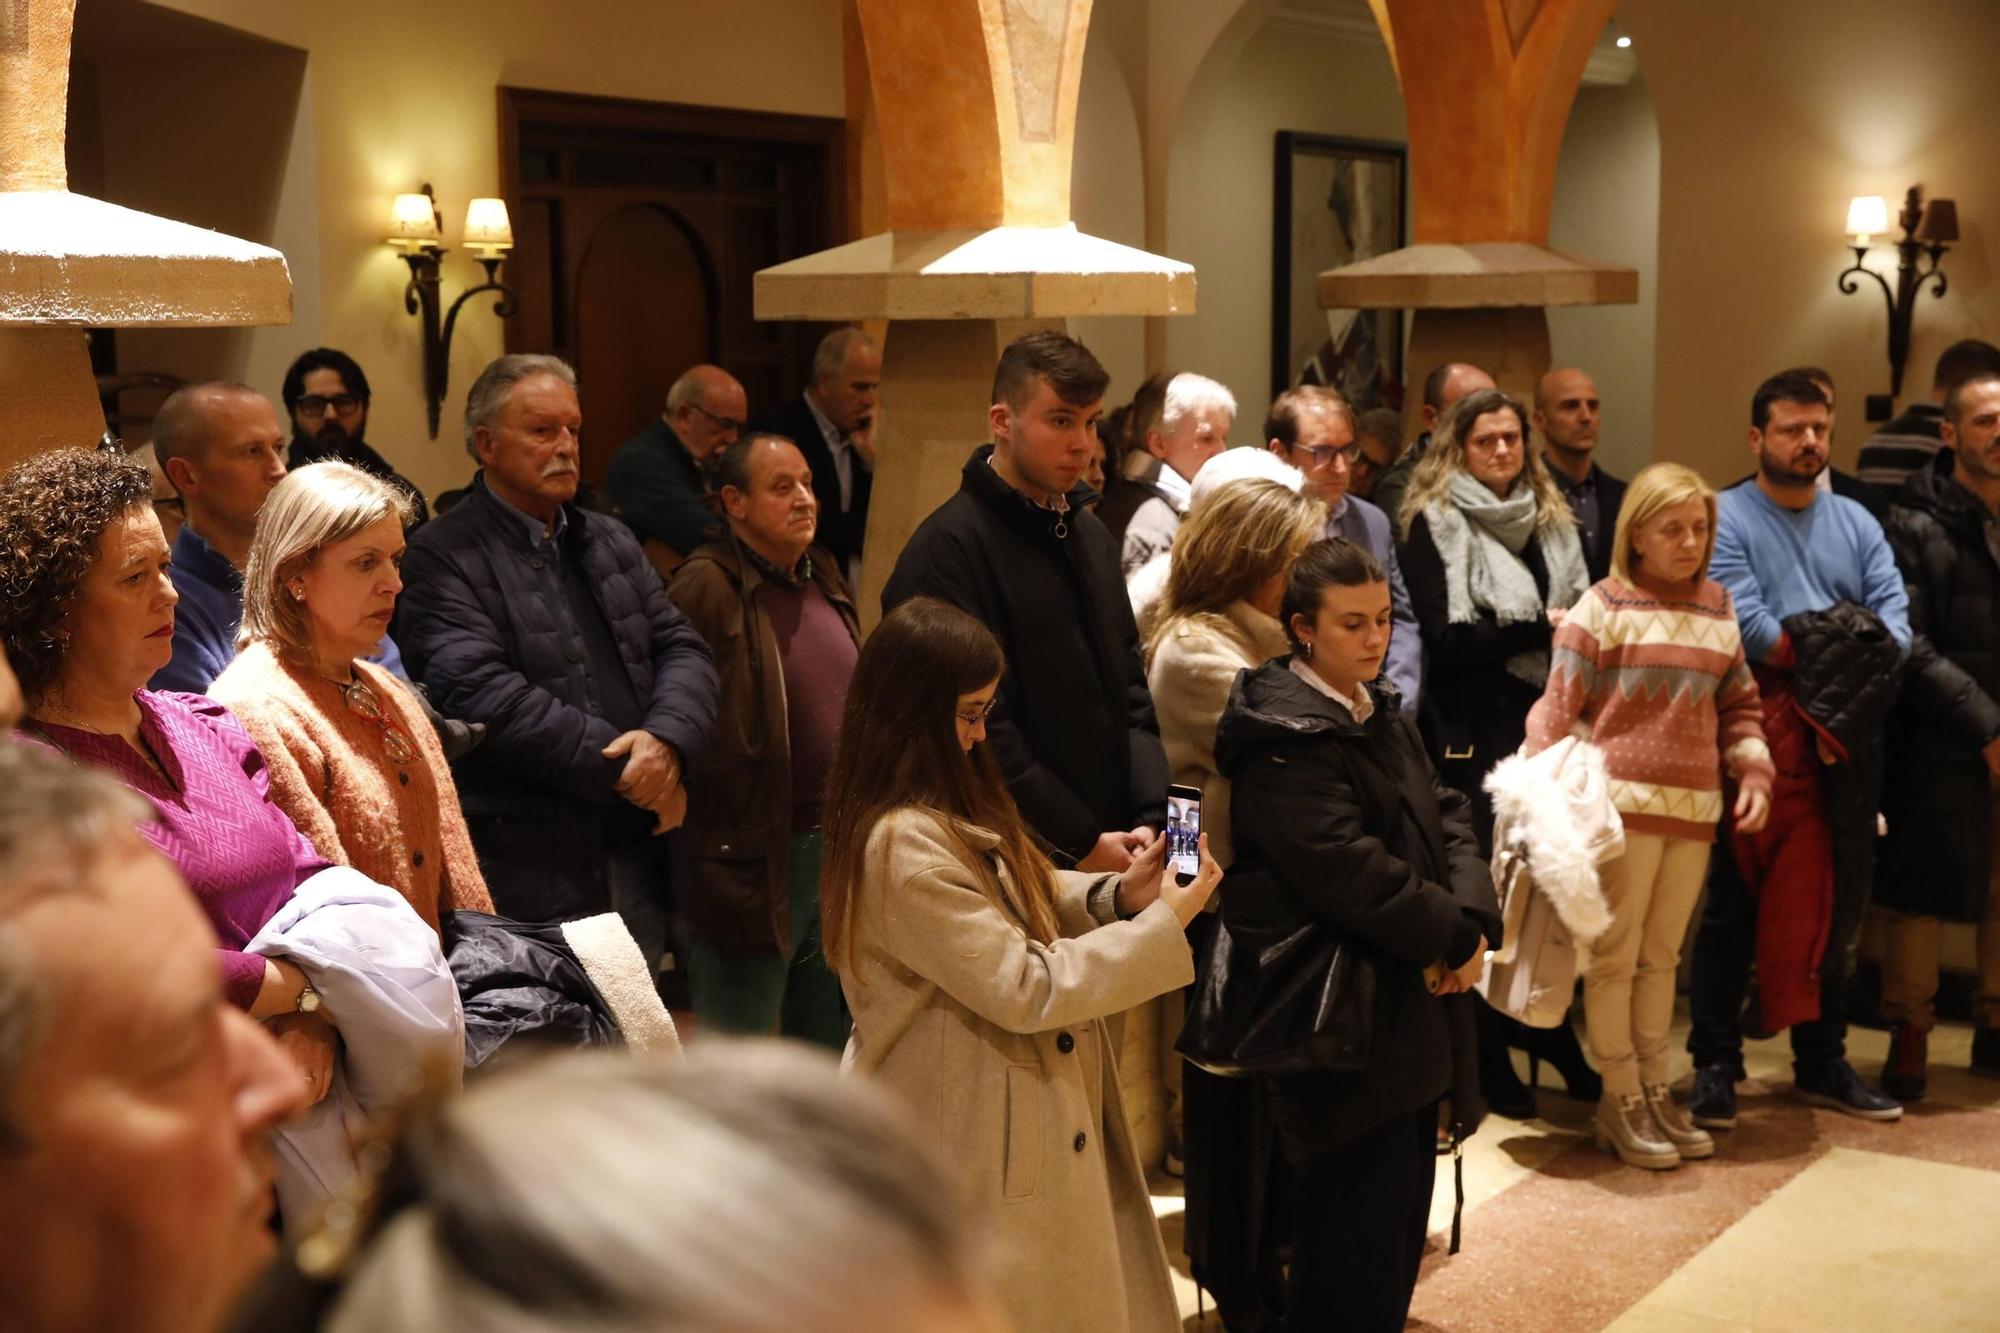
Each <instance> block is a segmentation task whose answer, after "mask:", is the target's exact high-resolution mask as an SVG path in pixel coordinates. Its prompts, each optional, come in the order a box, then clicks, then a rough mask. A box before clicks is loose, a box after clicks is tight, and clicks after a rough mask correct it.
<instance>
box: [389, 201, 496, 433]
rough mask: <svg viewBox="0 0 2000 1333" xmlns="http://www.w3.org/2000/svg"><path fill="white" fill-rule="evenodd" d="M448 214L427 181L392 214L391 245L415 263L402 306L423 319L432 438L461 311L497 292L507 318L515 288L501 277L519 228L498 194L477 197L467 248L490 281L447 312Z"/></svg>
mask: <svg viewBox="0 0 2000 1333" xmlns="http://www.w3.org/2000/svg"><path fill="white" fill-rule="evenodd" d="M442 223H443V219H442V218H441V216H440V215H439V213H438V207H437V197H436V196H435V195H433V194H432V193H431V187H430V186H429V185H428V184H427V185H425V186H424V188H423V190H422V192H421V193H418V194H399V195H397V196H396V203H395V207H394V209H393V211H392V212H391V214H390V220H389V244H391V245H393V246H395V247H396V249H397V252H398V254H399V255H400V257H401V258H402V260H403V262H404V263H406V264H408V265H409V266H410V283H409V286H407V287H405V288H404V289H403V309H405V310H407V311H408V312H409V313H410V314H412V315H415V316H417V317H418V319H419V320H420V321H421V322H422V326H423V327H422V331H421V334H420V336H421V337H422V338H423V357H424V408H425V411H426V414H427V415H428V417H429V420H430V428H431V438H432V439H433V440H435V439H436V438H437V433H438V413H439V410H440V409H441V408H442V406H443V404H444V393H445V387H446V383H447V380H448V379H449V377H450V374H451V334H452V330H453V329H454V328H456V327H457V326H458V312H459V310H460V308H461V307H463V306H464V305H465V303H466V302H467V301H469V300H471V299H472V298H473V297H475V296H478V295H480V294H481V293H482V292H492V293H494V294H495V298H496V299H495V300H494V303H493V313H494V314H496V315H498V316H500V317H501V318H502V319H505V318H506V317H507V316H509V315H511V314H513V313H514V289H513V288H512V287H509V286H508V285H507V284H506V283H504V282H502V281H500V265H501V264H502V263H504V262H505V260H506V256H507V251H509V250H511V249H513V248H514V229H513V226H512V224H510V223H509V222H508V220H507V205H506V203H505V202H504V201H502V200H499V199H474V200H473V201H472V202H471V203H469V204H467V205H466V208H465V248H466V249H468V250H470V251H472V257H473V258H474V259H477V260H478V261H479V265H480V267H481V268H483V269H485V270H486V281H485V282H482V283H480V284H479V285H478V286H477V287H468V288H466V289H465V290H464V291H463V292H461V293H459V296H458V299H457V300H455V301H453V302H452V303H451V307H450V308H449V309H448V310H444V311H443V312H442V316H441V317H440V307H441V306H442V304H443V295H442V292H441V290H440V289H441V287H442V285H443V283H442V275H441V273H440V268H441V263H442V261H443V259H444V255H445V248H444V245H443V235H444V228H443V225H442Z"/></svg>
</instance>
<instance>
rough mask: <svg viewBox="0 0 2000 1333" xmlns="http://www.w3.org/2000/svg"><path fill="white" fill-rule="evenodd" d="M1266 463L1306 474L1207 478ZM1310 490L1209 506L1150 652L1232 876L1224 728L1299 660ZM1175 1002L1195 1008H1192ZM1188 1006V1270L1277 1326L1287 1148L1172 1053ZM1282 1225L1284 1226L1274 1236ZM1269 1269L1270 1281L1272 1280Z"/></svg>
mask: <svg viewBox="0 0 2000 1333" xmlns="http://www.w3.org/2000/svg"><path fill="white" fill-rule="evenodd" d="M1235 453H1241V454H1244V455H1246V458H1245V461H1246V462H1250V461H1253V460H1266V463H1267V465H1269V464H1275V465H1276V467H1278V468H1279V469H1281V470H1282V471H1283V472H1288V473H1291V474H1292V476H1293V477H1297V478H1299V482H1302V481H1303V478H1302V477H1299V474H1298V472H1297V470H1296V469H1293V468H1290V467H1286V466H1285V465H1283V464H1281V463H1277V460H1275V459H1274V458H1272V455H1270V454H1269V453H1266V452H1265V451H1263V450H1261V449H1257V450H1249V449H1244V450H1232V451H1230V454H1224V455H1223V456H1222V457H1221V458H1219V459H1216V460H1215V461H1214V462H1211V463H1210V464H1209V465H1208V467H1206V468H1203V469H1202V477H1201V478H1199V479H1197V481H1196V483H1195V484H1196V488H1197V490H1199V489H1200V487H1201V482H1202V480H1205V479H1206V478H1207V476H1208V474H1209V473H1210V472H1212V471H1214V470H1216V469H1217V468H1221V467H1223V466H1224V464H1225V462H1226V461H1228V460H1229V459H1230V455H1231V454H1235ZM1299 482H1293V483H1292V484H1287V483H1286V482H1285V481H1283V480H1274V479H1271V478H1267V477H1248V478H1244V479H1239V480H1232V481H1229V482H1226V483H1225V484H1224V485H1222V486H1221V487H1220V488H1218V489H1216V490H1214V491H1213V492H1212V493H1210V494H1208V495H1207V496H1205V497H1198V499H1197V502H1196V503H1195V504H1194V505H1193V506H1191V507H1190V509H1189V511H1188V518H1187V521H1186V522H1185V523H1183V524H1182V525H1181V529H1180V532H1179V533H1178V534H1177V535H1176V536H1175V538H1174V546H1173V556H1172V564H1171V567H1170V569H1169V570H1168V573H1167V582H1166V591H1165V593H1164V595H1163V596H1162V598H1161V600H1160V603H1159V605H1158V608H1157V610H1156V611H1155V612H1154V629H1153V633H1152V638H1151V641H1150V642H1149V644H1148V646H1147V652H1146V684H1147V686H1148V688H1149V689H1150V690H1151V691H1152V695H1153V710H1154V712H1155V714H1156V715H1157V716H1158V718H1159V723H1160V739H1161V741H1162V742H1164V743H1165V746H1166V751H1167V767H1168V769H1169V771H1170V773H1171V775H1172V780H1173V781H1174V782H1176V783H1178V784H1180V785H1182V786H1186V787H1195V788H1198V789H1199V790H1200V791H1201V824H1202V827H1203V828H1204V829H1207V830H1208V836H1209V847H1210V850H1211V851H1212V852H1213V853H1214V855H1215V860H1216V863H1217V864H1218V865H1220V866H1221V867H1222V869H1223V872H1224V883H1225V884H1226V883H1227V882H1228V880H1227V875H1228V870H1229V866H1230V863H1231V861H1232V859H1233V858H1232V856H1231V852H1230V843H1229V836H1230V835H1229V828H1230V820H1229V780H1228V779H1227V778H1224V777H1223V776H1222V774H1221V773H1220V772H1219V771H1218V770H1217V767H1216V762H1215V728H1216V724H1217V723H1218V722H1220V721H1221V720H1222V710H1223V707H1224V705H1226V704H1227V703H1228V702H1229V692H1230V690H1231V688H1232V687H1233V686H1234V685H1235V683H1236V679H1237V677H1238V676H1240V675H1241V674H1242V673H1243V672H1244V671H1246V670H1250V669H1253V668H1256V667H1258V666H1261V665H1263V664H1264V663H1265V662H1268V661H1270V660H1271V659H1272V658H1274V657H1282V656H1284V655H1285V653H1286V652H1288V651H1290V645H1289V643H1288V642H1287V641H1286V638H1285V628H1284V626H1283V625H1281V624H1279V623H1278V605H1279V603H1280V601H1281V600H1282V599H1283V597H1284V595H1285V579H1286V576H1287V575H1288V574H1289V573H1290V572H1291V568H1292V564H1293V562H1295V561H1296V560H1297V559H1298V558H1299V555H1300V553H1301V552H1303V551H1304V550H1305V549H1306V547H1308V546H1310V545H1311V544H1312V543H1313V542H1314V541H1315V540H1317V539H1318V537H1319V534H1320V530H1321V529H1322V528H1323V527H1325V525H1326V506H1325V505H1324V504H1322V503H1321V502H1320V501H1318V500H1315V499H1311V498H1309V497H1307V496H1304V495H1301V494H1300V493H1299ZM1217 919H1218V918H1217V917H1216V915H1215V914H1214V913H1212V912H1204V913H1203V914H1201V915H1200V916H1198V917H1196V918H1195V919H1194V921H1193V922H1191V923H1190V924H1189V926H1188V939H1189V942H1190V943H1191V944H1192V945H1193V946H1194V955H1195V966H1196V969H1197V971H1199V970H1200V969H1202V968H1203V967H1205V966H1206V965H1207V962H1208V954H1209V951H1210V949H1211V948H1212V945H1213V941H1214V937H1215V933H1216V926H1215V923H1216V921H1217ZM1169 1001H1178V1002H1180V1003H1183V1004H1184V1003H1185V1001H1184V1000H1182V999H1181V998H1180V997H1169ZM1180 1013H1181V1011H1180V1009H1179V1008H1176V1009H1175V1010H1174V1011H1173V1013H1172V1015H1171V1021H1167V1020H1168V1019H1169V1016H1168V1015H1166V1014H1162V1015H1161V1017H1162V1020H1163V1021H1162V1028H1163V1035H1165V1036H1166V1038H1167V1040H1166V1042H1165V1043H1163V1045H1164V1047H1165V1049H1164V1051H1163V1054H1162V1059H1163V1060H1164V1061H1166V1062H1168V1063H1167V1069H1168V1070H1169V1071H1172V1070H1175V1069H1178V1072H1179V1076H1180V1077H1179V1080H1178V1082H1177V1083H1176V1082H1175V1081H1174V1080H1172V1078H1171V1074H1170V1075H1169V1079H1168V1084H1169V1087H1170V1089H1171V1088H1176V1087H1177V1088H1178V1090H1179V1094H1180V1095H1179V1098H1178V1099H1177V1101H1176V1102H1175V1104H1174V1106H1173V1108H1172V1109H1173V1112H1176V1113H1177V1114H1170V1116H1169V1119H1170V1121H1178V1123H1177V1124H1175V1125H1174V1126H1173V1128H1174V1130H1175V1131H1176V1132H1175V1134H1174V1135H1173V1137H1177V1138H1179V1139H1180V1141H1181V1143H1182V1145H1183V1148H1182V1154H1181V1155H1182V1158H1183V1161H1184V1163H1185V1181H1186V1191H1187V1226H1186V1230H1185V1237H1186V1241H1185V1243H1186V1247H1187V1254H1188V1264H1189V1268H1190V1271H1191V1272H1192V1273H1193V1276H1194V1279H1195V1281H1196V1282H1198V1283H1199V1284H1201V1285H1202V1286H1203V1287H1205V1288H1207V1289H1208V1291H1209V1292H1210V1293H1211V1294H1212V1295H1213V1296H1214V1297H1215V1305H1216V1310H1217V1312H1218V1313H1220V1314H1221V1316H1222V1320H1223V1323H1224V1324H1226V1325H1227V1326H1228V1327H1230V1328H1233V1329H1234V1328H1241V1329H1255V1328H1258V1327H1260V1326H1265V1325H1268V1324H1269V1323H1270V1322H1271V1321H1272V1320H1273V1319H1274V1318H1275V1316H1276V1313H1277V1310H1278V1308H1279V1307H1280V1306H1281V1304H1282V1298H1281V1293H1282V1291H1283V1283H1282V1279H1281V1275H1280V1273H1279V1271H1278V1269H1277V1265H1276V1264H1275V1262H1272V1260H1273V1259H1274V1257H1275V1255H1276V1253H1277V1248H1278V1247H1277V1245H1276V1243H1275V1241H1276V1239H1277V1236H1276V1234H1275V1232H1276V1226H1277V1225H1281V1224H1282V1220H1283V1214H1282V1210H1278V1209H1274V1208H1273V1207H1272V1206H1271V1204H1272V1196H1271V1194H1270V1190H1269V1187H1270V1184H1271V1181H1272V1180H1273V1179H1274V1178H1275V1172H1274V1171H1273V1164H1274V1157H1273V1153H1272V1151H1271V1148H1272V1145H1273V1144H1274V1143H1275V1139H1274V1138H1273V1135H1272V1131H1271V1126H1270V1116H1269V1113H1268V1111H1267V1110H1266V1109H1265V1107H1264V1104H1263V1100H1262V1097H1261V1095H1260V1094H1259V1090H1258V1088H1257V1086H1256V1085H1255V1084H1254V1082H1252V1081H1250V1080H1245V1079H1225V1078H1218V1077H1216V1076H1215V1075H1213V1074H1208V1073H1204V1072H1203V1071H1202V1070H1201V1069H1199V1068H1196V1067H1195V1066H1192V1065H1188V1064H1185V1063H1183V1062H1182V1061H1181V1058H1180V1056H1179V1054H1178V1053H1177V1052H1175V1051H1174V1050H1173V1049H1172V1041H1173V1038H1175V1037H1178V1036H1179V1033H1180V1028H1181V1023H1180ZM1274 1224H1275V1225H1274ZM1260 1265H1261V1266H1262V1267H1263V1269H1264V1270H1265V1271H1262V1272H1259V1268H1260Z"/></svg>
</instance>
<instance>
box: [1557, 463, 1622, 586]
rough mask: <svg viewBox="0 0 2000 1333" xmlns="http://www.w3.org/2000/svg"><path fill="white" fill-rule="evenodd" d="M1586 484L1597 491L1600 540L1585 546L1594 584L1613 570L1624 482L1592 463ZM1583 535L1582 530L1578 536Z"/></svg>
mask: <svg viewBox="0 0 2000 1333" xmlns="http://www.w3.org/2000/svg"><path fill="white" fill-rule="evenodd" d="M1558 480H1561V479H1560V478H1558ZM1584 485H1586V486H1588V487H1589V488H1590V489H1591V490H1593V491H1595V492H1596V493H1597V540H1596V541H1593V542H1585V543H1584V546H1583V563H1584V565H1585V567H1586V568H1587V569H1589V571H1590V581H1591V582H1592V583H1595V582H1597V581H1598V580H1599V579H1601V578H1603V577H1605V576H1606V575H1607V574H1609V573H1610V572H1611V553H1612V551H1613V550H1615V549H1616V548H1617V545H1618V543H1617V540H1616V539H1617V536H1618V507H1619V506H1620V505H1622V504H1624V503H1625V483H1624V482H1622V481H1620V480H1619V479H1618V478H1616V477H1614V476H1612V475H1611V474H1610V473H1609V472H1606V471H1605V470H1604V469H1603V468H1601V467H1598V466H1597V465H1596V464H1595V463H1593V464H1591V468H1590V476H1589V478H1588V479H1586V480H1585V482H1584ZM1582 535H1583V532H1582V530H1581V529H1579V530H1578V532H1577V536H1579V537H1581V536H1582Z"/></svg>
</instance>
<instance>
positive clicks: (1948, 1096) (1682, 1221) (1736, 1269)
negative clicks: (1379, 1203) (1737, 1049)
mask: <svg viewBox="0 0 2000 1333" xmlns="http://www.w3.org/2000/svg"><path fill="white" fill-rule="evenodd" d="M1684 1035H1685V1033H1684V1028H1683V1029H1680V1030H1677V1032H1676V1034H1675V1040H1674V1050H1675V1051H1676V1053H1677V1057H1678V1058H1679V1059H1680V1060H1681V1062H1682V1067H1681V1069H1680V1070H1679V1071H1678V1072H1680V1073H1682V1074H1685V1072H1686V1069H1685V1061H1686V1057H1685V1055H1684V1054H1679V1053H1680V1052H1681V1047H1682V1041H1683V1038H1684ZM1970 1042H1971V1034H1970V1032H1969V1031H1968V1030H1966V1029H1964V1028H1952V1027H1941V1028H1939V1029H1938V1030H1937V1032H1936V1033H1934V1034H1933V1037H1932V1042H1931V1061H1932V1064H1931V1079H1930V1096H1929V1097H1928V1098H1927V1099H1926V1100H1925V1101H1924V1102H1923V1103H1921V1104H1920V1105H1919V1106H1918V1107H1916V1108H1914V1109H1913V1110H1912V1112H1911V1113H1910V1114H1908V1115H1906V1116H1905V1117H1904V1119H1903V1120H1902V1121H1901V1122H1899V1123H1895V1124H1886V1125H1884V1124H1871V1123H1867V1122H1863V1121H1858V1120H1855V1119H1853V1118H1851V1117H1847V1116H1842V1115H1840V1114H1838V1113H1836V1112H1832V1111H1825V1110H1815V1109H1812V1108H1809V1107H1807V1106H1805V1105H1804V1104H1803V1103H1801V1102H1798V1101H1796V1100H1795V1099H1793V1098H1792V1097H1791V1096H1790V1092H1789V1088H1790V1083H1791V1064H1790V1049H1789V1046H1788V1045H1787V1043H1786V1041H1785V1039H1784V1038H1782V1037H1780V1038H1778V1039H1776V1040H1773V1041H1765V1042H1754V1043H1752V1044H1751V1045H1750V1046H1749V1047H1748V1049H1747V1050H1746V1052H1745V1055H1746V1064H1747V1066H1748V1068H1749V1072H1750V1075H1751V1077H1750V1079H1749V1080H1747V1081H1746V1082H1745V1083H1744V1084H1743V1085H1742V1087H1741V1089H1740V1091H1741V1092H1742V1094H1743V1104H1742V1121H1741V1123H1740V1124H1739V1126H1738V1127H1737V1128H1736V1129H1735V1130H1733V1131H1729V1132H1726V1133H1723V1134H1719V1135H1718V1136H1717V1140H1718V1151H1717V1155H1716V1157H1715V1159H1714V1160H1712V1161H1709V1162H1702V1163H1691V1164H1688V1165H1686V1166H1683V1167H1681V1168H1680V1169H1679V1170H1676V1171H1671V1172H1663V1173H1654V1172H1643V1171H1637V1170H1634V1169H1632V1168H1629V1167H1625V1166H1623V1165H1621V1164H1619V1163H1618V1162H1616V1161H1615V1160H1614V1159H1612V1158H1610V1157H1608V1156H1605V1155H1603V1154H1600V1153H1599V1152H1597V1151H1596V1149H1595V1148H1594V1147H1592V1146H1591V1145H1590V1143H1589V1142H1588V1140H1587V1137H1586V1135H1587V1133H1588V1124H1589V1115H1590V1108H1589V1107H1587V1106H1585V1105H1583V1104H1581V1103H1578V1102H1573V1101H1571V1100H1569V1099H1568V1098H1566V1097H1564V1096H1562V1095H1561V1094H1560V1093H1558V1092H1554V1091H1551V1090H1548V1089H1543V1090H1542V1091H1541V1092H1540V1093H1539V1094H1538V1096H1539V1101H1540V1104H1541V1111H1542V1117H1541V1118H1538V1119H1535V1120H1532V1121H1525V1122H1522V1121H1511V1120H1502V1119H1499V1118H1497V1117H1496V1118H1492V1119H1489V1120H1488V1121H1487V1123H1486V1125H1485V1126H1484V1127H1483V1128H1482V1129H1481V1130H1480V1132H1479V1134H1478V1135H1476V1136H1475V1137H1474V1138H1473V1140H1472V1142H1471V1143H1470V1144H1469V1145H1468V1146H1467V1149H1466V1156H1465V1183H1466V1214H1465V1230H1464V1246H1463V1249H1462V1251H1461V1252H1460V1253H1459V1254H1458V1255H1457V1256H1455V1257H1446V1256H1445V1255H1444V1253H1443V1246H1442V1244H1441V1243H1439V1242H1434V1252H1433V1254H1432V1255H1431V1256H1430V1258H1429V1260H1427V1262H1426V1264H1425V1269H1424V1276H1423V1279H1422V1280H1421V1281H1420V1282H1419V1284H1418V1287H1417V1295H1416V1301H1415V1304H1414V1306H1413V1309H1412V1313H1411V1319H1412V1327H1419V1328H1424V1329H1437V1330H1450V1331H1451V1333H1472V1331H1473V1330H1517V1329H1518V1330H1535V1331H1536V1333H1567V1331H1569V1330H1577V1331H1578V1333H1582V1331H1584V1330H1591V1331H1593V1333H1594V1330H1598V1329H1604V1328H1615V1329H1617V1330H1619V1331H1620V1333H1656V1331H1657V1330H1677V1331H1678V1330H1687V1331H1688V1333H1695V1331H1696V1330H1701V1331H1704V1333H1705V1331H1707V1330H1719V1329H1745V1330H1756V1331H1758V1333H1761V1331H1762V1330H1766V1329H1788V1330H1789V1329H1815V1330H1818V1329H1829V1330H1837V1329H1870V1330H1878V1329H1897V1330H1900V1329H1923V1330H1931V1329H2000V1081H1994V1080H1990V1079H1983V1078H1977V1077H1974V1076H1973V1075H1971V1074H1970V1073H1968V1072H1967V1071H1966V1069H1965V1064H1966V1059H1967V1056H1968V1053H1969V1047H1970ZM1887 1045H1888V1039H1887V1036H1886V1034H1884V1033H1880V1032H1871V1031H1866V1030H1862V1029H1855V1030H1854V1032H1853V1033H1852V1034H1851V1037H1850V1040H1849V1047H1850V1055H1851V1057H1852V1060H1853V1063H1854V1066H1855V1068H1857V1069H1858V1070H1860V1071H1861V1073H1862V1075H1863V1076H1864V1077H1865V1078H1868V1079H1869V1080H1870V1081H1873V1079H1874V1077H1875V1076H1876V1074H1877V1072H1878V1071H1879V1069H1880V1067H1881V1063H1882V1058H1883V1055H1884V1054H1885V1052H1886V1049H1887ZM1525 1072H1526V1071H1525V1068H1524V1069H1523V1073H1524V1075H1525ZM1443 1167H1444V1164H1443V1163H1440V1171H1439V1176H1438V1195H1437V1198H1436V1200H1435V1203H1434V1206H1433V1210H1432V1227H1433V1232H1434V1233H1436V1232H1439V1231H1440V1230H1441V1229H1442V1228H1443V1227H1445V1226H1448V1225H1449V1223H1450V1218H1451V1182H1450V1174H1449V1172H1448V1171H1447V1170H1445V1169H1443ZM1156 1186H1157V1193H1156V1197H1155V1199H1154V1207H1155V1211H1156V1212H1158V1213H1159V1214H1160V1216H1161V1227H1162V1230H1163V1232H1164V1233H1165V1235H1166V1238H1167V1250H1168V1253H1169V1255H1170V1256H1172V1257H1173V1258H1174V1259H1175V1261H1176V1264H1177V1271H1176V1274H1175V1277H1176V1282H1177V1284H1178V1285H1179V1287H1180V1289H1181V1298H1182V1302H1181V1303H1182V1310H1183V1312H1184V1313H1185V1314H1186V1315H1187V1316H1188V1318H1187V1321H1186V1327H1187V1328H1189V1329H1204V1330H1213V1329H1220V1328H1221V1327H1222V1325H1221V1323H1220V1322H1219V1321H1218V1320H1217V1319H1216V1318H1215V1315H1214V1311H1213V1310H1210V1311H1209V1312H1208V1316H1207V1318H1206V1319H1205V1320H1197V1319H1196V1318H1195V1317H1194V1315H1195V1309H1196V1297H1195V1290H1194V1284H1193V1283H1192V1282H1191V1281H1189V1280H1188V1278H1187V1276H1186V1273H1185V1271H1184V1270H1185V1267H1186V1261H1185V1259H1184V1258H1183V1257H1182V1256H1181V1253H1180V1210H1181V1200H1180V1198H1179V1196H1178V1189H1179V1187H1178V1184H1177V1183H1176V1182H1173V1181H1168V1180H1161V1181H1158V1182H1156ZM1440 1239H1441V1238H1440Z"/></svg>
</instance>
